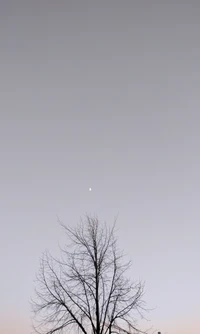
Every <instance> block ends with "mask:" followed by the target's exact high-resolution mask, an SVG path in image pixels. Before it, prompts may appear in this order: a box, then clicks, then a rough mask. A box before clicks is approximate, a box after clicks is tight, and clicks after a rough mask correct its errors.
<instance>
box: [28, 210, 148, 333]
mask: <svg viewBox="0 0 200 334" xmlns="http://www.w3.org/2000/svg"><path fill="white" fill-rule="evenodd" d="M61 225H62V227H63V228H64V231H65V232H66V233H67V235H68V237H69V239H70V244H69V245H66V246H65V247H64V248H61V257H60V259H55V258H53V257H52V256H51V255H50V254H49V253H46V254H45V255H44V256H43V259H42V261H41V266H40V270H39V274H38V276H37V284H38V286H37V288H36V297H35V300H34V301H33V303H32V306H33V311H34V319H35V320H34V329H35V331H36V332H38V333H44V334H53V333H56V332H57V333H68V332H69V331H70V330H71V329H74V328H75V329H76V332H77V331H78V332H80V333H84V334H88V333H89V334H91V333H92V334H111V333H119V329H120V330H121V332H122V331H123V332H125V333H130V332H131V331H133V330H134V332H142V333H144V332H143V331H142V330H139V329H138V325H137V321H136V318H137V315H142V314H143V311H144V310H145V309H144V302H143V300H142V296H143V291H144V285H143V284H142V283H141V282H131V280H130V279H129V278H127V277H126V274H127V273H126V272H127V270H128V269H129V267H130V262H128V263H124V258H123V254H122V253H121V252H120V251H119V250H118V248H117V240H116V237H115V225H114V226H113V227H112V228H108V226H107V225H106V224H103V225H102V224H101V223H100V222H99V220H98V218H93V217H89V216H86V219H85V220H84V221H81V223H80V224H79V225H78V227H76V228H70V227H67V226H65V225H63V224H62V223H61ZM123 323H124V324H123ZM119 326H120V327H119ZM122 327H124V328H126V329H122Z"/></svg>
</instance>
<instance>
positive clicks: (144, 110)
mask: <svg viewBox="0 0 200 334" xmlns="http://www.w3.org/2000/svg"><path fill="white" fill-rule="evenodd" d="M199 18H200V2H199V1H187V2H186V1H159V0H157V1H153V0H148V1H143V0H138V1H126V0H124V1H118V0H115V1H114V0H113V1H112V0H110V1H82V0H80V1H76V0H70V1H67V0H66V1H60V0H56V1H53V0H49V1H47V0H43V1H40V0H24V1H20V0H15V1H11V0H3V1H2V0H1V1H0V51H1V53H0V68H1V74H0V94H1V95H0V154H1V156H0V159H1V162H0V207H1V209H0V224H1V233H0V252H1V253H0V254H1V275H0V332H1V333H4V334H13V333H15V334H29V333H30V332H31V327H30V315H31V313H30V307H29V301H30V298H31V296H32V295H33V290H34V282H33V281H34V278H35V273H36V271H37V269H38V267H39V258H40V256H41V254H42V252H43V251H44V250H45V249H46V248H48V249H50V250H51V252H52V253H54V254H57V245H58V242H62V241H63V238H62V230H61V229H60V227H59V226H58V224H57V218H56V216H57V215H58V216H59V217H60V219H62V221H63V222H64V223H68V224H71V225H75V224H76V223H77V222H78V221H79V218H80V216H83V215H84V214H85V212H88V213H91V214H93V213H96V214H97V215H98V216H99V218H100V219H102V220H106V221H107V222H108V223H112V222H113V220H114V218H115V216H116V215H118V225H117V227H118V234H119V243H120V245H121V247H122V248H124V249H125V251H126V253H127V254H129V255H130V257H131V258H132V260H133V268H132V275H133V278H136V279H137V278H138V277H139V278H141V279H143V280H145V281H146V297H145V300H146V302H147V306H148V307H150V308H154V307H156V309H155V310H154V311H152V312H151V313H150V314H148V318H149V319H150V320H151V322H150V324H152V325H154V328H158V329H159V330H161V332H162V334H164V333H166V332H167V333H168V334H193V333H199V332H200V322H199V320H198V315H199V310H200V289H199V282H200V264H199V251H200V244H199V233H200V227H199V224H200V205H199V204H200V176H199V175H200V174H199V173H200V112H199V110H200V98H199V92H200V20H199ZM89 187H92V191H91V192H89V191H88V188H89ZM148 326H149V323H148Z"/></svg>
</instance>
